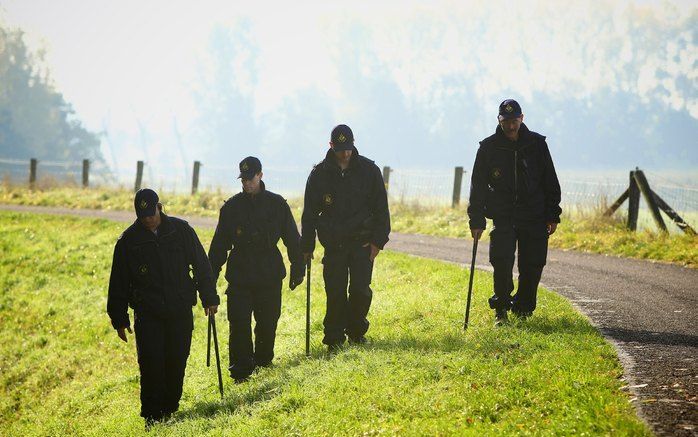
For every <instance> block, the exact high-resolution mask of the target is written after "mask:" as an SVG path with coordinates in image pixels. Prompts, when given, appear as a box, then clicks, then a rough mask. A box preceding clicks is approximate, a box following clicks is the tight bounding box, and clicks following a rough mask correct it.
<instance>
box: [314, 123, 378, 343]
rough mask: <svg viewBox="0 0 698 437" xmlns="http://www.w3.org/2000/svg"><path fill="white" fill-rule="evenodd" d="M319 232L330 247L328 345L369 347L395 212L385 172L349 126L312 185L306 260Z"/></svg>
mask: <svg viewBox="0 0 698 437" xmlns="http://www.w3.org/2000/svg"><path fill="white" fill-rule="evenodd" d="M316 232H317V236H318V239H319V240H320V243H321V244H322V246H323V247H324V248H325V256H324V258H323V259H322V264H323V266H324V268H323V277H324V279H325V293H326V294H327V312H326V314H325V319H324V326H325V336H324V338H323V340H322V342H323V343H324V344H326V345H328V347H329V349H330V351H334V350H337V349H338V348H339V347H341V345H343V344H344V341H345V340H346V337H349V341H350V342H352V343H358V344H361V343H365V342H366V338H365V336H364V335H365V334H366V331H368V326H369V322H368V320H367V319H366V315H367V314H368V310H369V308H370V306H371V299H372V296H373V292H372V291H371V287H370V286H369V285H370V284H371V274H372V271H373V261H374V260H375V258H376V256H377V255H378V252H379V251H380V250H382V249H383V246H385V244H386V243H387V242H388V234H389V233H390V212H389V211H388V196H387V193H386V191H385V184H384V182H383V175H382V174H381V171H380V169H379V168H378V167H377V166H376V164H374V163H373V161H371V160H369V159H367V158H365V157H363V156H361V155H359V151H358V150H357V149H356V147H354V134H353V132H352V131H351V129H350V128H349V126H346V125H344V124H340V125H338V126H336V127H335V128H334V129H332V133H331V135H330V150H328V151H327V155H326V156H325V159H324V160H323V161H322V162H320V163H319V164H318V165H316V166H315V168H313V170H312V171H311V172H310V176H309V177H308V182H307V183H306V187H305V205H304V207H303V217H302V237H301V247H302V250H303V253H304V257H305V259H306V260H307V259H310V258H312V253H313V251H314V249H315V234H316ZM347 286H348V293H349V295H348V297H347Z"/></svg>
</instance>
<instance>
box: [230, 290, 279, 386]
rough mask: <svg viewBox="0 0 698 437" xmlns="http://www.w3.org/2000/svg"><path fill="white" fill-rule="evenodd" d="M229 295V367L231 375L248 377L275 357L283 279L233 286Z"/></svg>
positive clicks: (237, 377)
mask: <svg viewBox="0 0 698 437" xmlns="http://www.w3.org/2000/svg"><path fill="white" fill-rule="evenodd" d="M226 294H227V295H228V323H229V326H230V337H229V342H228V345H229V354H230V355H229V357H230V367H229V368H228V369H229V370H230V376H231V377H233V378H236V379H239V378H246V377H248V376H250V375H251V374H252V372H253V371H254V369H255V367H257V366H267V365H269V364H271V361H272V360H273V359H274V341H275V340H276V325H277V323H278V321H279V317H280V316H281V281H279V282H278V283H277V284H273V285H269V286H261V287H253V286H237V285H235V286H233V285H230V286H229V287H228V291H227V292H226ZM253 314H254V319H255V327H254V348H253V346H252V327H251V324H252V315H253Z"/></svg>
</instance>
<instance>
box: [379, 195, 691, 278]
mask: <svg viewBox="0 0 698 437" xmlns="http://www.w3.org/2000/svg"><path fill="white" fill-rule="evenodd" d="M604 210H605V209H604V208H597V209H596V210H587V211H573V212H570V213H564V214H563V216H562V223H561V224H560V225H559V226H558V228H557V231H556V232H555V234H553V236H552V237H551V238H550V246H551V247H556V248H560V249H573V250H580V251H586V252H594V253H603V254H610V255H619V256H624V257H629V258H640V259H649V260H657V261H665V262H672V263H677V264H682V265H684V266H687V267H692V268H697V267H698V237H696V236H691V235H686V234H684V233H682V232H680V233H676V232H673V233H668V234H665V233H660V232H655V231H653V230H652V228H649V227H646V228H645V229H642V230H639V231H637V232H632V231H629V230H628V229H626V227H625V220H626V217H625V216H623V214H621V213H619V214H616V215H614V216H613V217H604V216H603V211H604ZM391 212H392V220H393V228H394V229H395V230H399V231H400V232H409V233H416V234H426V235H437V236H442V237H459V238H470V229H469V227H468V215H467V212H466V209H465V208H464V207H460V208H455V209H453V208H448V207H420V206H419V205H412V204H410V205H408V204H393V205H391ZM690 218H695V217H694V216H691V217H690ZM645 220H651V219H649V217H647V218H645ZM665 222H666V223H667V226H668V227H672V226H673V227H676V226H675V225H674V224H673V222H670V221H668V220H667V219H666V218H665ZM693 222H694V223H695V220H693ZM487 228H488V229H491V228H492V223H491V222H490V221H489V220H488V225H487ZM486 234H487V233H485V237H486V236H487V235H486Z"/></svg>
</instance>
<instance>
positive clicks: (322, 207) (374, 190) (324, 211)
mask: <svg viewBox="0 0 698 437" xmlns="http://www.w3.org/2000/svg"><path fill="white" fill-rule="evenodd" d="M301 224H302V232H301V233H302V236H301V247H302V249H303V252H305V253H311V252H313V250H314V249H315V233H316V232H317V236H318V239H319V240H320V243H321V244H322V245H323V247H324V248H325V249H330V250H332V249H338V248H341V247H342V246H344V245H346V244H366V243H369V242H370V243H373V244H375V245H376V246H377V247H379V248H380V249H383V247H384V246H385V244H386V243H387V242H388V235H389V234H390V211H389V210H388V195H387V192H386V190H385V183H384V182H383V175H382V174H381V171H380V169H379V168H378V166H376V164H374V163H373V161H371V160H370V159H367V158H364V157H363V156H361V155H359V151H358V150H356V148H354V153H353V154H352V156H351V160H350V162H349V167H348V168H347V169H346V170H344V171H342V169H341V168H340V167H339V165H338V164H337V161H336V158H335V155H334V152H333V151H332V150H329V151H328V152H327V155H326V156H325V159H324V160H323V161H322V162H320V163H319V164H318V165H316V166H315V167H314V168H313V170H312V171H311V172H310V176H308V182H307V183H306V186H305V204H304V207H303V217H302V220H301Z"/></svg>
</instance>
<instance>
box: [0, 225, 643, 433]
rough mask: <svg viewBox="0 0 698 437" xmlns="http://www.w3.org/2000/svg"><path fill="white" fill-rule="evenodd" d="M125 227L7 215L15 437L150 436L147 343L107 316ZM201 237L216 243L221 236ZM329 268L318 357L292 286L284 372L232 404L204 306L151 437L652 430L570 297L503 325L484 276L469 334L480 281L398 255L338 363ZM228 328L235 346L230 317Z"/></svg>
mask: <svg viewBox="0 0 698 437" xmlns="http://www.w3.org/2000/svg"><path fill="white" fill-rule="evenodd" d="M123 226H124V225H123V224H119V223H112V222H108V221H101V220H89V219H78V218H72V217H52V216H42V215H28V214H15V213H7V212H0V247H1V250H2V253H3V257H2V261H0V278H1V279H0V281H1V282H2V288H1V290H2V291H1V294H0V325H1V326H2V331H1V332H0V348H1V349H2V351H1V353H0V360H1V361H0V366H1V367H0V368H1V369H2V372H0V384H1V385H2V396H1V398H0V434H2V435H100V436H103V435H117V434H118V435H139V434H142V420H141V419H140V418H139V417H138V407H139V405H138V371H137V365H136V360H135V345H134V341H133V337H131V341H130V342H129V343H128V344H124V343H122V342H121V341H119V340H118V339H117V337H116V335H115V333H114V331H113V330H112V329H111V327H110V326H109V322H108V320H107V317H106V314H105V312H104V308H105V302H106V285H107V278H108V274H109V268H110V265H111V253H112V247H113V244H114V242H115V240H116V237H117V236H118V235H119V233H120V232H121V230H122V229H123ZM57 229H60V232H55V230H57ZM200 236H201V237H202V240H203V242H204V245H205V246H208V242H209V241H210V238H211V232H209V231H205V232H203V231H202V232H200ZM318 264H319V263H318ZM320 270H321V268H320V266H319V265H318V266H317V267H316V269H315V270H314V275H313V277H314V282H313V291H312V293H313V325H312V330H313V347H312V357H311V358H310V359H307V358H305V357H304V355H303V341H304V340H303V327H304V310H305V296H304V292H303V291H301V290H300V289H298V290H296V291H295V292H291V291H289V290H287V289H285V290H284V303H283V312H282V316H281V320H280V324H279V331H278V338H277V348H276V351H277V358H276V360H275V363H276V365H275V367H273V368H271V369H264V370H263V371H261V372H259V373H257V374H255V375H254V376H253V378H252V380H251V381H250V382H249V383H246V384H242V385H234V384H232V382H231V380H230V379H229V378H225V390H226V396H225V399H224V400H223V401H222V402H221V401H220V400H219V398H218V394H217V392H216V379H215V371H214V370H213V368H206V367H205V358H204V356H205V341H206V332H205V328H206V326H205V322H204V318H203V315H202V313H201V310H200V308H197V309H196V315H197V317H196V321H195V331H194V340H193V346H192V355H191V357H190V359H189V367H188V369H187V378H186V382H185V387H184V396H183V401H182V405H181V411H180V412H179V413H177V415H176V416H175V417H174V419H173V420H172V421H170V422H168V423H165V424H162V425H158V426H157V427H156V428H155V429H154V430H153V432H152V433H151V434H153V435H203V434H210V435H236V436H237V435H386V434H387V435H452V434H468V435H512V434H521V435H526V434H531V435H532V434H535V435H561V434H562V435H588V434H594V435H597V434H614V435H649V432H648V430H647V429H646V428H645V426H644V425H643V424H642V423H641V422H640V421H639V420H638V419H637V418H636V416H635V414H634V412H633V409H632V407H631V404H630V403H629V400H628V396H627V395H626V394H625V393H623V392H621V391H620V387H621V385H622V384H623V383H622V381H621V380H619V377H620V375H621V367H620V364H619V362H618V360H617V358H616V356H615V353H614V350H613V348H612V347H611V346H610V345H609V344H607V343H606V342H605V341H604V340H603V338H602V337H601V336H600V335H599V334H598V332H597V331H596V330H595V329H594V328H593V327H591V326H590V325H589V323H588V322H587V321H586V319H585V318H584V317H583V316H581V315H580V314H578V313H576V312H575V311H574V310H573V308H572V307H571V306H570V304H569V303H568V302H567V301H565V300H564V299H563V298H561V297H559V296H557V295H555V294H553V293H550V292H547V291H545V290H541V291H540V293H539V311H538V312H537V314H536V315H535V316H534V317H533V318H532V319H530V320H528V321H526V322H515V323H514V324H513V325H511V326H507V327H503V328H494V327H493V326H492V314H491V311H490V310H488V309H486V308H485V306H486V303H485V302H486V297H487V295H488V294H489V290H491V287H492V283H491V277H490V276H489V275H487V274H484V273H478V274H477V275H476V283H475V291H474V305H473V311H472V313H471V317H472V319H471V327H470V329H469V330H468V332H467V333H464V332H463V331H462V328H461V324H462V311H463V305H464V300H465V299H464V293H463V290H464V289H465V286H466V272H465V271H464V270H463V269H461V268H460V267H458V266H455V265H450V264H445V263H441V262H436V261H429V260H423V259H418V258H414V257H410V256H406V255H401V254H396V253H391V252H386V253H383V254H381V255H380V258H379V259H378V261H377V265H376V269H375V273H374V304H373V306H372V309H371V314H370V319H371V322H372V327H371V330H370V332H369V337H370V340H371V343H370V344H369V345H367V346H364V347H349V348H346V349H345V350H343V351H342V352H340V353H338V354H337V355H335V356H328V355H327V354H326V353H325V351H324V349H323V348H322V346H321V345H320V343H319V341H320V339H321V331H322V326H321V320H322V315H323V313H324V292H323V291H322V288H321V287H322V283H321V274H320ZM219 286H220V287H219V289H222V287H223V283H222V282H221V283H220V284H219ZM219 320H220V323H219V339H220V341H221V346H222V349H223V351H225V350H226V349H227V333H228V329H227V324H226V323H224V320H225V310H223V311H222V314H220V316H219ZM223 364H224V365H225V364H227V358H226V355H225V353H224V354H223Z"/></svg>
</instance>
